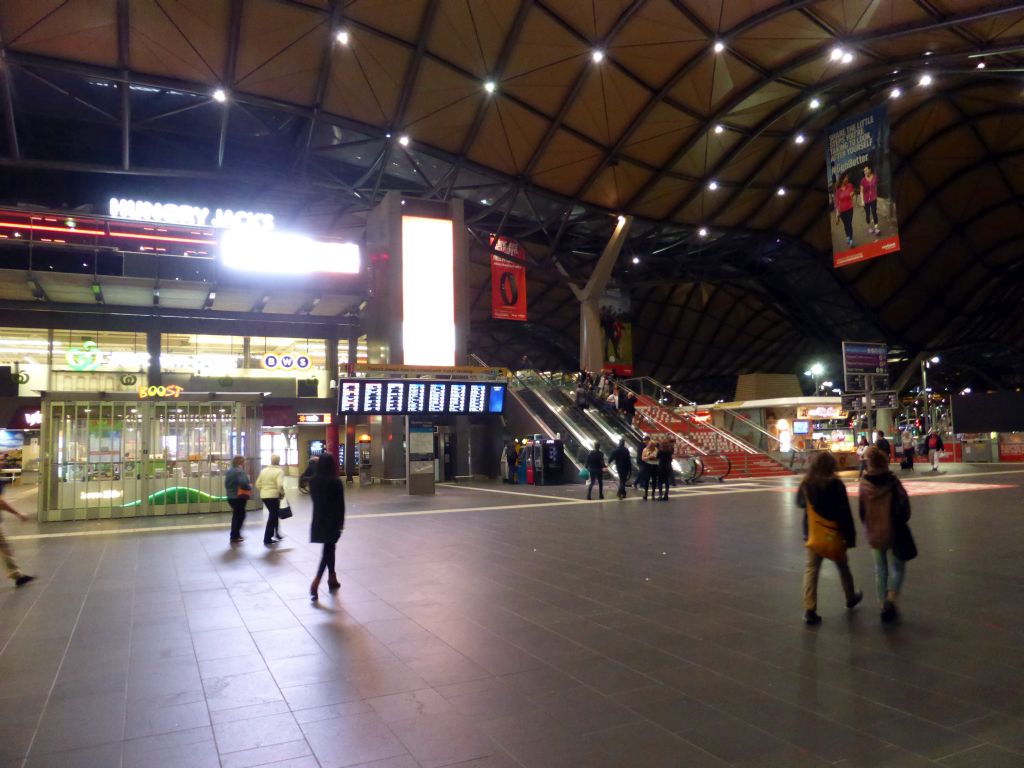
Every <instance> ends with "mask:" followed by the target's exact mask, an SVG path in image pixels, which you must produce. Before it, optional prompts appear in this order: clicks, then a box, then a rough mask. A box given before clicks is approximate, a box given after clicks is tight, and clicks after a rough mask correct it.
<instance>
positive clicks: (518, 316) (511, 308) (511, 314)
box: [490, 235, 526, 321]
mask: <svg viewBox="0 0 1024 768" xmlns="http://www.w3.org/2000/svg"><path fill="white" fill-rule="evenodd" d="M490 241H491V248H493V249H494V250H495V251H499V252H501V253H506V254H508V255H509V256H510V257H511V258H507V259H506V258H503V257H502V256H499V255H498V254H497V253H492V254H491V317H493V318H494V319H495V320H523V321H525V320H526V264H525V254H524V253H523V252H522V247H521V246H520V245H519V243H517V242H516V241H515V240H509V239H508V238H505V237H496V236H494V235H491V238H490Z"/></svg>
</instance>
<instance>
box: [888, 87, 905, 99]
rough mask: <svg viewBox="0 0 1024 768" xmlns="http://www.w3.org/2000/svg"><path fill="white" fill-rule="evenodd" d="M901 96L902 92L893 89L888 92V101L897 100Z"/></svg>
mask: <svg viewBox="0 0 1024 768" xmlns="http://www.w3.org/2000/svg"><path fill="white" fill-rule="evenodd" d="M902 95H903V91H901V90H900V89H899V88H893V89H892V90H891V91H889V98H890V99H898V98H899V97H900V96H902Z"/></svg>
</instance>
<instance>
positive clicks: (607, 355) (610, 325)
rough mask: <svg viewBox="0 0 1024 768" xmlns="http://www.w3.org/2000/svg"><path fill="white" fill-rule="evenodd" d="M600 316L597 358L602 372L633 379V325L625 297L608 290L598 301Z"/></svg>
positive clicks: (617, 291) (621, 290)
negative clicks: (599, 346) (599, 351)
mask: <svg viewBox="0 0 1024 768" xmlns="http://www.w3.org/2000/svg"><path fill="white" fill-rule="evenodd" d="M598 309H599V310H600V312H601V349H602V350H603V351H602V353H601V355H602V359H603V360H604V366H603V367H604V370H606V371H614V372H615V375H616V376H632V375H633V324H632V322H631V318H632V308H631V305H630V301H629V294H628V293H626V291H624V290H623V289H622V288H608V289H607V290H606V291H605V292H604V295H603V296H601V299H600V300H599V301H598Z"/></svg>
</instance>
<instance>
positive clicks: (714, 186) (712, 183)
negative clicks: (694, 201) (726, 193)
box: [708, 179, 718, 192]
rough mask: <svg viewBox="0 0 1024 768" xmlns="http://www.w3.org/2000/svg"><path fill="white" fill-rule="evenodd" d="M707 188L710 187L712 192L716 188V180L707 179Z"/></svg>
mask: <svg viewBox="0 0 1024 768" xmlns="http://www.w3.org/2000/svg"><path fill="white" fill-rule="evenodd" d="M708 189H710V190H711V191H712V192H714V191H715V190H716V189H718V182H717V181H715V180H714V179H712V180H711V181H709V182H708Z"/></svg>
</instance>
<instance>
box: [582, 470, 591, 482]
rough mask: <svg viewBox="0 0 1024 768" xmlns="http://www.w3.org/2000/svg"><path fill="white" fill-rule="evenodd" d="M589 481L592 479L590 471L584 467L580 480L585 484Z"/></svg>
mask: <svg viewBox="0 0 1024 768" xmlns="http://www.w3.org/2000/svg"><path fill="white" fill-rule="evenodd" d="M589 479H590V470H589V469H587V468H586V467H584V468H583V469H581V470H580V480H582V481H583V482H586V481H587V480H589Z"/></svg>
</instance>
